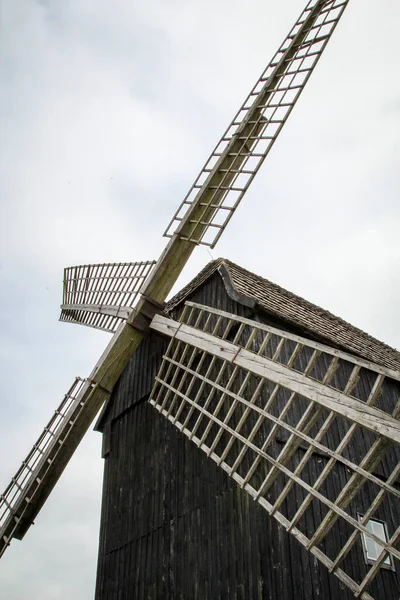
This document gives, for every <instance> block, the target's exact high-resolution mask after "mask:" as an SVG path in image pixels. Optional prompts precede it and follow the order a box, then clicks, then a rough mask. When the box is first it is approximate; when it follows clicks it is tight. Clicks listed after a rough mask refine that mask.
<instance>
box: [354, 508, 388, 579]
mask: <svg viewBox="0 0 400 600" xmlns="http://www.w3.org/2000/svg"><path fill="white" fill-rule="evenodd" d="M361 519H362V515H358V520H359V521H361ZM365 527H366V529H368V531H370V532H371V533H373V534H374V535H375V536H376V537H378V538H379V539H381V540H382V541H384V542H387V541H388V539H389V536H388V532H387V528H386V523H383V521H377V520H375V519H370V520H369V521H367V523H366V524H365ZM361 537H362V542H363V549H364V555H365V560H366V562H367V563H368V564H373V563H374V562H376V561H377V559H378V557H379V555H380V554H381V552H382V550H383V546H381V545H380V544H378V543H377V542H376V541H375V540H373V539H372V538H370V537H369V535H367V534H366V533H362V534H361ZM382 566H383V567H386V568H389V569H391V568H393V564H392V559H391V557H390V556H387V557H386V558H385V560H384V561H383V563H382Z"/></svg>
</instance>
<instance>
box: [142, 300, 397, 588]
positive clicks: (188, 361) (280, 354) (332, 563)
mask: <svg viewBox="0 0 400 600" xmlns="http://www.w3.org/2000/svg"><path fill="white" fill-rule="evenodd" d="M151 328H152V329H154V330H155V331H158V332H160V333H163V334H165V335H168V336H169V337H172V340H171V343H170V345H169V348H168V351H167V352H166V354H165V356H164V359H163V363H162V365H161V368H160V371H159V373H158V375H157V377H156V382H155V385H154V387H153V390H152V392H151V395H150V403H151V404H152V405H153V406H154V407H155V408H156V409H157V410H158V411H159V412H160V413H161V414H163V415H164V416H165V417H166V418H167V419H169V420H170V421H171V422H172V423H173V424H174V425H175V426H176V427H177V428H178V429H179V430H180V431H182V432H183V433H184V434H185V435H186V436H187V437H188V438H189V439H190V440H192V441H193V442H194V443H195V444H196V445H197V446H198V447H199V448H201V449H202V450H203V451H204V452H206V454H207V455H208V456H209V457H210V458H212V459H213V460H214V461H215V462H216V463H217V464H218V465H219V466H220V467H221V468H222V469H223V470H224V471H226V473H227V474H228V475H229V476H230V477H232V478H233V479H234V480H235V481H236V482H237V483H238V484H239V485H240V486H241V487H242V488H243V489H245V490H246V491H247V492H248V493H249V494H250V495H251V496H252V497H253V499H254V500H256V501H257V502H259V503H260V504H261V505H262V506H263V507H264V508H265V509H266V510H267V511H268V513H269V514H270V515H273V516H274V517H275V518H276V519H277V520H278V522H279V523H280V524H281V525H282V526H283V527H284V528H285V529H286V530H287V531H288V532H290V533H291V534H292V535H294V536H295V537H296V539H297V540H298V541H300V543H302V544H303V545H304V546H305V547H306V548H307V550H308V551H310V552H311V553H312V554H313V555H314V556H315V557H316V558H317V559H319V560H320V561H321V562H322V563H323V564H324V565H325V566H326V567H327V568H328V569H329V570H330V571H331V572H332V573H334V574H335V575H336V576H337V577H339V579H340V580H341V581H342V582H343V583H344V584H346V585H347V586H348V587H349V588H350V589H351V590H352V591H353V592H354V594H355V595H356V596H357V597H361V598H363V599H364V600H367V599H371V596H370V595H369V593H368V586H369V584H370V583H371V582H372V580H373V579H374V577H375V576H376V574H377V573H378V572H379V569H380V567H381V566H382V565H383V564H386V565H388V564H389V565H393V561H395V560H399V559H400V552H399V549H398V545H399V541H400V527H399V528H398V529H397V531H395V533H394V535H393V536H392V537H391V538H390V539H389V540H388V541H383V540H382V539H381V538H380V537H378V536H377V535H376V534H374V533H371V530H370V528H368V527H367V523H368V521H369V519H370V518H371V517H373V516H374V514H375V512H376V511H377V510H378V508H379V506H380V504H381V503H382V502H383V501H384V502H385V503H389V504H390V505H391V506H392V510H393V514H399V513H400V491H399V487H398V480H399V474H400V467H399V464H398V463H397V461H396V460H395V452H396V449H397V450H398V448H399V445H400V423H399V420H400V398H398V396H396V394H395V393H394V392H393V390H390V385H391V383H390V381H388V379H386V378H390V379H395V380H397V381H400V375H399V373H397V372H395V371H392V370H390V369H386V368H384V367H380V366H378V365H374V364H372V363H370V362H368V361H365V360H362V359H359V358H356V357H354V356H351V355H348V354H346V353H344V352H340V351H338V350H334V349H332V348H329V347H327V346H324V345H322V344H319V343H317V342H312V341H310V340H307V339H305V338H302V337H299V336H296V335H293V334H290V333H288V332H285V331H282V330H279V329H275V328H273V327H270V326H267V325H263V324H260V323H258V322H255V321H250V320H248V319H244V318H240V317H238V316H236V315H231V314H229V313H225V312H223V311H219V310H216V309H214V308H210V307H206V306H202V305H199V304H194V303H190V302H188V303H187V304H186V308H185V311H184V313H183V315H182V318H181V321H180V322H176V321H173V320H171V319H169V318H167V317H165V316H162V315H158V316H156V317H155V318H154V320H153V322H152V325H151ZM317 364H318V369H317V368H316V367H317ZM321 365H323V367H324V368H323V372H324V375H323V377H322V379H321V378H320V379H319V380H317V379H316V378H315V375H316V373H317V372H318V373H320V372H321V368H320V367H321ZM361 370H363V372H366V373H368V380H369V386H370V387H369V390H368V398H367V401H366V402H363V401H361V400H360V399H359V398H360V390H359V389H358V387H357V384H358V381H359V374H360V371H361ZM384 389H385V394H384V396H385V398H388V397H389V398H391V400H390V403H389V404H390V410H389V411H388V410H387V408H388V405H387V404H386V403H385V404H384V403H382V402H381V393H382V390H384ZM388 392H389V393H388ZM390 392H392V393H390ZM385 402H386V401H385ZM365 441H366V442H367V444H366V443H365ZM362 442H363V443H362ZM388 465H396V466H395V467H393V466H390V467H389V466H388ZM332 478H336V479H337V478H340V479H341V481H342V482H343V483H342V490H341V492H340V493H339V495H338V496H337V497H332V492H331V490H332V487H331V480H332ZM361 495H363V496H364V502H365V497H368V495H369V496H370V497H371V502H370V504H369V506H368V508H367V510H365V511H364V514H362V515H360V518H359V520H357V519H356V518H355V517H354V514H355V512H357V511H355V507H356V506H357V502H358V500H359V498H360V496H361ZM290 499H292V500H293V502H290ZM293 507H295V509H294V510H293ZM316 507H318V510H316ZM316 514H317V515H319V518H315V515H316ZM363 535H364V536H367V538H368V539H369V540H373V541H374V542H375V543H376V544H377V547H378V548H379V550H380V553H379V556H378V557H377V560H376V562H375V563H374V565H373V566H371V567H370V568H369V570H368V572H367V574H366V575H365V577H364V578H363V579H362V580H361V581H355V580H354V579H353V578H352V570H351V564H352V563H351V556H352V551H353V550H355V548H354V545H355V543H356V542H357V541H358V540H359V539H360V536H363ZM338 539H340V540H341V541H340V549H339V550H338V551H337V552H335V554H334V555H333V554H332V548H334V547H335V548H336V545H335V543H334V542H333V540H336V541H337V540H338Z"/></svg>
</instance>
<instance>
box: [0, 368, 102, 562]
mask: <svg viewBox="0 0 400 600" xmlns="http://www.w3.org/2000/svg"><path fill="white" fill-rule="evenodd" d="M87 388H89V390H90V389H91V388H93V386H92V384H91V383H89V382H88V381H87V380H84V379H81V378H80V377H77V378H76V379H75V381H74V383H73V384H72V386H71V387H70V389H69V390H68V392H67V393H66V394H65V396H64V398H63V400H62V401H61V403H60V405H59V406H58V408H57V410H55V411H54V414H53V415H52V417H51V419H50V420H49V422H48V423H47V425H46V427H45V428H44V429H43V432H42V433H41V435H40V436H39V438H38V440H37V441H36V443H35V444H34V445H33V446H32V449H31V451H30V452H29V453H28V455H27V457H26V459H25V460H24V461H23V462H22V465H21V466H20V468H19V469H18V471H17V472H16V474H15V475H14V477H13V478H12V479H11V481H10V483H9V485H8V486H7V488H6V490H5V491H4V493H3V494H2V495H1V496H0V556H2V554H3V553H4V551H5V549H6V548H7V546H8V545H9V543H10V540H11V538H12V537H18V535H16V532H17V531H18V529H19V527H20V525H21V522H22V519H23V518H24V514H25V511H26V510H27V508H28V507H29V505H31V504H32V502H34V498H35V494H36V493H37V492H38V491H39V490H40V488H41V486H42V485H43V481H44V477H45V474H46V472H47V471H48V470H49V469H50V468H51V465H52V462H53V461H54V459H55V457H56V455H57V454H58V453H59V452H60V450H61V449H62V446H63V442H64V440H65V438H66V437H67V435H68V434H69V432H70V431H71V429H72V428H73V426H74V421H75V419H76V418H77V415H78V414H80V413H81V412H82V410H83V409H84V408H85V402H83V401H82V397H83V392H84V391H85V390H86V389H87Z"/></svg>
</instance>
